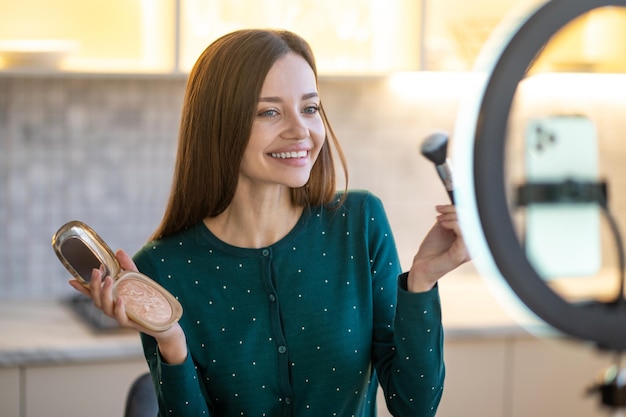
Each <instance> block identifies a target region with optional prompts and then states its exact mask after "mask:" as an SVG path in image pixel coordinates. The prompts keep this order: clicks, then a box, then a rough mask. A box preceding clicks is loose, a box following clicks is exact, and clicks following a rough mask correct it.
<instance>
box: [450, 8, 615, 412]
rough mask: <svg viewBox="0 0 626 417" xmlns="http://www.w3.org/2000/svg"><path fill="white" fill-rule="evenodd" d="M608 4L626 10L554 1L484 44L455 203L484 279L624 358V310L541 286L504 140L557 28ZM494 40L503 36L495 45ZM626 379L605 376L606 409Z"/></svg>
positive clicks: (461, 125)
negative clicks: (513, 199) (519, 220)
mask: <svg viewBox="0 0 626 417" xmlns="http://www.w3.org/2000/svg"><path fill="white" fill-rule="evenodd" d="M604 6H622V7H626V0H552V1H548V2H546V3H545V4H543V5H542V6H540V7H539V8H537V9H535V10H534V11H533V12H532V13H531V14H530V15H529V16H528V17H527V18H526V20H524V21H522V22H516V27H515V28H514V30H512V31H510V32H508V33H507V34H505V35H506V36H507V38H508V39H507V40H506V41H505V42H504V46H500V49H499V51H498V52H497V53H496V54H494V53H493V49H492V48H491V47H490V44H489V43H488V45H486V46H485V48H484V49H483V51H482V53H483V54H485V53H487V54H489V55H491V57H492V59H493V56H494V55H495V57H496V58H495V60H493V62H492V63H491V65H490V68H488V69H487V70H488V71H487V74H486V75H487V76H486V78H485V79H484V81H483V84H482V85H481V88H482V91H480V93H479V94H477V95H476V99H477V101H476V102H474V101H472V102H468V103H466V104H465V105H464V107H462V108H461V110H460V112H459V115H458V118H457V125H456V127H455V132H456V140H455V143H454V148H453V149H454V162H455V171H456V172H457V175H455V181H456V183H457V189H456V190H455V192H456V195H455V197H456V199H457V206H458V212H459V219H460V223H461V227H462V229H463V234H464V237H465V240H466V243H467V246H468V248H469V250H470V252H472V256H473V258H474V262H475V264H476V267H477V268H478V270H479V271H480V272H481V275H483V276H487V277H489V276H491V277H493V278H495V279H496V280H499V281H502V279H504V280H505V281H506V284H508V287H509V289H510V290H512V292H513V293H514V294H515V296H516V297H517V298H518V299H519V300H521V301H522V302H523V303H524V304H525V306H526V307H528V309H529V310H531V311H532V312H533V313H534V314H536V315H537V316H538V317H539V318H540V319H542V320H543V321H545V322H546V323H548V324H549V325H551V326H553V327H554V328H556V329H558V330H560V331H562V332H563V333H565V334H567V335H569V336H572V337H574V338H576V339H581V340H584V341H591V342H594V343H596V344H597V346H599V347H601V348H602V349H606V350H612V351H617V352H622V351H624V350H626V307H624V306H625V304H624V303H612V304H601V303H594V304H586V305H583V304H573V303H569V302H568V301H566V300H564V299H563V298H561V297H560V296H559V295H558V294H557V293H555V292H554V291H553V290H552V289H551V288H550V287H549V286H548V285H547V284H546V283H545V282H544V280H542V278H541V277H540V276H539V274H538V273H537V271H536V270H535V268H534V267H533V265H532V264H531V263H530V261H529V260H528V259H527V256H526V253H525V251H524V249H523V247H522V245H521V244H520V241H519V239H518V237H517V235H516V233H515V229H514V226H513V222H512V219H511V216H510V212H509V204H508V203H507V196H506V191H505V182H504V179H505V176H504V173H505V172H504V160H505V152H504V151H505V143H504V140H505V138H506V133H507V131H506V130H507V121H508V119H509V117H508V116H509V112H510V110H511V104H512V100H513V97H514V95H515V92H516V89H517V85H518V83H519V82H520V81H521V80H522V79H523V78H524V76H525V74H526V71H527V69H528V68H529V67H530V65H531V63H532V62H533V60H534V59H535V57H536V55H537V54H538V53H539V52H540V51H541V49H542V48H543V46H544V45H545V44H546V43H547V42H548V40H549V39H550V38H551V37H552V36H553V35H554V34H555V33H556V32H557V31H558V30H559V29H561V28H562V27H563V26H565V25H566V24H567V23H569V22H570V21H572V20H574V19H575V18H577V17H578V16H580V15H582V14H584V13H586V12H588V11H591V10H593V9H596V8H599V7H604ZM496 33H497V31H496V32H494V35H496ZM499 36H503V35H502V34H499ZM501 39H502V37H501V38H500V40H501ZM494 40H497V36H492V38H491V39H490V41H489V42H492V41H494ZM615 41H616V42H618V41H619V40H617V39H616V40H615ZM479 60H480V58H479ZM620 250H621V248H620ZM620 272H621V271H620ZM620 296H623V294H620ZM624 376H625V375H624V372H622V370H621V369H620V368H619V366H618V367H617V368H614V367H613V368H612V369H609V370H608V371H607V379H605V381H603V382H602V383H601V384H600V385H599V386H598V387H597V388H598V389H597V390H598V391H600V392H601V393H602V402H603V404H605V405H607V406H611V407H625V406H626V388H625V386H626V381H623V379H625V378H624Z"/></svg>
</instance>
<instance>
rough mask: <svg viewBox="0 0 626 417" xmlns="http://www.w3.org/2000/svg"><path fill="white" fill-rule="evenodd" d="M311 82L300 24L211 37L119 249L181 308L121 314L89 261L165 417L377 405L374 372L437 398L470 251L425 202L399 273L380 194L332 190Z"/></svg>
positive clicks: (329, 138)
mask: <svg viewBox="0 0 626 417" xmlns="http://www.w3.org/2000/svg"><path fill="white" fill-rule="evenodd" d="M317 84H318V80H317V68H316V65H315V59H314V57H313V53H312V51H311V49H310V47H309V45H308V44H307V42H306V41H305V40H304V39H303V38H301V37H300V36H298V35H296V34H295V33H292V32H288V31H284V30H256V29H248V30H240V31H235V32H232V33H229V34H227V35H225V36H223V37H221V38H220V39H218V40H217V41H215V42H214V43H212V44H210V45H209V46H208V47H207V49H206V50H205V51H204V52H203V53H202V54H201V56H200V57H199V59H198V61H197V63H196V65H195V66H194V68H193V70H192V72H191V74H190V76H189V80H188V84H187V91H186V95H185V100H184V106H183V112H182V113H183V114H182V118H181V128H180V132H179V143H178V154H177V159H176V166H175V169H174V181H173V185H172V191H171V194H170V198H169V201H168V205H167V208H166V212H165V215H164V217H163V220H162V222H161V225H160V226H159V227H158V228H157V230H156V232H155V233H154V235H153V239H152V240H151V241H150V242H148V243H147V244H146V245H145V246H144V247H143V248H142V249H141V250H139V252H138V253H137V254H136V255H135V256H134V258H133V259H132V260H131V259H130V257H129V256H128V255H127V254H126V253H125V252H124V251H118V252H117V259H118V260H119V263H120V265H121V267H122V268H124V269H129V270H133V271H141V273H143V274H146V275H147V276H149V277H151V278H152V279H153V280H155V281H156V282H157V283H159V284H160V285H161V286H163V287H164V288H165V289H166V290H167V291H168V292H170V293H171V294H173V295H174V297H175V298H176V299H177V300H179V301H180V303H181V304H182V306H183V309H184V312H185V313H184V314H183V316H182V317H181V319H180V321H179V322H178V323H176V324H174V325H173V326H172V327H170V328H169V329H167V330H163V331H155V330H154V329H151V328H148V327H147V326H143V325H141V324H139V323H137V322H133V321H131V320H129V318H128V317H127V314H126V313H127V312H130V311H131V310H132V308H133V305H132V304H131V303H130V302H129V301H127V300H126V299H124V298H123V297H119V296H117V297H116V294H115V292H114V288H115V285H114V283H113V280H112V278H111V277H108V276H106V277H105V276H104V275H106V274H104V273H102V271H101V270H100V271H98V270H95V271H94V272H93V275H92V280H91V285H90V293H87V292H85V293H87V294H88V295H90V296H91V297H92V299H93V301H94V305H96V306H97V307H99V308H101V309H102V311H104V312H105V314H107V315H108V316H110V317H114V318H115V319H116V320H117V321H118V322H119V323H120V325H121V326H123V327H127V328H131V329H135V330H138V331H140V332H141V335H142V343H143V348H144V354H145V357H146V360H147V362H148V365H149V367H150V371H151V375H152V380H153V384H154V387H155V392H156V394H157V399H158V402H159V408H160V415H163V416H165V415H169V414H172V413H173V414H176V415H180V416H190V417H191V416H194V417H196V416H201V415H221V416H240V415H259V414H261V415H283V414H284V415H287V414H289V415H303V414H304V413H313V414H315V415H344V414H349V415H357V414H359V415H367V416H374V415H376V412H377V405H376V396H377V391H378V387H379V384H380V387H381V388H382V390H383V391H384V393H385V401H386V405H387V407H388V409H389V410H390V412H391V413H392V414H394V415H416V416H420V417H428V416H434V415H435V413H436V411H437V407H438V405H439V402H440V399H441V396H442V390H443V379H444V375H445V371H444V364H443V329H442V324H441V311H440V310H441V308H440V302H439V292H438V287H437V281H438V279H439V278H441V277H442V276H443V275H445V274H447V273H448V272H450V271H451V270H453V269H455V268H456V267H457V266H459V265H460V264H462V263H464V262H466V261H467V260H468V255H467V251H466V249H465V245H464V243H463V239H462V237H461V235H460V230H459V226H458V222H457V220H456V212H455V208H454V206H453V205H442V206H436V208H435V209H436V211H437V212H438V216H437V218H436V221H435V224H434V226H432V228H431V229H430V231H429V232H428V233H427V234H426V236H425V238H424V239H423V241H422V244H421V245H420V248H419V250H418V251H417V253H416V255H415V256H414V258H413V263H412V265H411V268H410V270H409V271H408V272H406V273H401V272H402V270H401V265H400V260H399V257H398V253H397V249H396V245H395V241H394V238H393V233H392V231H391V227H390V224H389V222H388V219H387V215H386V213H385V210H384V208H383V205H382V202H381V200H380V199H379V198H378V197H376V196H375V195H373V194H371V193H369V192H367V191H360V190H358V191H356V190H355V191H353V190H343V191H340V192H337V189H336V187H337V185H336V182H335V169H336V168H335V163H334V157H337V156H338V157H339V164H340V165H341V167H343V168H344V170H345V163H344V158H343V154H342V152H341V147H340V145H339V142H338V140H337V138H336V137H335V135H334V133H333V130H332V128H331V127H330V124H329V122H328V120H327V118H326V114H325V112H324V108H323V105H322V100H321V98H320V95H319V93H318V85H317ZM74 287H75V288H77V289H81V287H79V286H78V284H74ZM133 294H134V293H133ZM132 301H133V302H134V303H135V305H141V303H140V302H139V300H138V299H136V298H135V297H134V296H133V298H132Z"/></svg>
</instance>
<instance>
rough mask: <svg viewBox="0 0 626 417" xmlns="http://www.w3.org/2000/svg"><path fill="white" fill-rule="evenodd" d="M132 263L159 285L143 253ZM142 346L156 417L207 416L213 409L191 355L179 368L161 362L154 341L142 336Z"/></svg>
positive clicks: (148, 260)
mask: <svg viewBox="0 0 626 417" xmlns="http://www.w3.org/2000/svg"><path fill="white" fill-rule="evenodd" d="M133 260H134V261H135V264H136V265H137V268H138V269H139V271H140V272H141V273H143V274H145V275H147V276H149V277H151V278H152V279H154V280H155V281H157V282H158V271H157V269H156V268H154V264H153V263H152V262H151V258H150V256H149V255H148V254H147V253H146V252H145V251H140V252H138V253H137V254H135V256H134V257H133ZM141 343H142V346H143V351H144V356H145V358H146V361H147V363H148V368H149V369H150V375H151V377H152V384H153V386H154V390H155V393H156V397H157V402H158V405H159V414H158V416H159V417H166V416H167V417H171V416H177V417H202V416H208V417H210V416H211V415H212V413H211V411H210V410H211V408H212V407H211V404H210V402H209V401H208V396H207V395H206V392H205V388H204V384H203V383H202V381H201V380H200V378H199V376H198V372H197V369H196V366H195V364H194V362H193V359H192V357H191V355H190V354H188V355H187V358H186V360H185V362H183V363H182V364H180V365H169V364H167V363H166V362H164V361H163V360H162V358H161V355H160V353H159V347H158V344H157V341H156V339H154V338H153V337H151V336H148V335H146V334H144V333H141Z"/></svg>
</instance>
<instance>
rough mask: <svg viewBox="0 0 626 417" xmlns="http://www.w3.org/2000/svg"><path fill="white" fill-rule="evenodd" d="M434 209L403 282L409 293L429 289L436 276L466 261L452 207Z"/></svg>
mask: <svg viewBox="0 0 626 417" xmlns="http://www.w3.org/2000/svg"><path fill="white" fill-rule="evenodd" d="M435 209H436V210H437V212H438V213H439V215H438V216H437V222H436V223H435V225H434V226H433V227H432V228H431V229H430V231H429V232H428V234H427V235H426V237H425V238H424V240H423V241H422V244H421V245H420V248H419V250H418V251H417V254H416V255H415V256H414V257H413V265H412V266H411V270H410V271H409V277H408V281H407V285H408V290H409V291H412V292H422V291H428V290H430V289H432V288H433V286H434V285H435V284H436V283H437V280H439V278H441V277H442V276H444V275H445V274H447V273H448V272H450V271H452V270H453V269H455V268H456V267H458V266H459V265H461V264H463V263H465V262H467V261H469V260H470V256H469V253H468V251H467V248H466V247H465V242H464V241H463V236H462V235H461V229H460V227H459V221H458V218H457V215H456V207H455V206H454V205H452V204H448V205H441V206H436V207H435Z"/></svg>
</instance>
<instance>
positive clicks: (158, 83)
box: [0, 0, 626, 417]
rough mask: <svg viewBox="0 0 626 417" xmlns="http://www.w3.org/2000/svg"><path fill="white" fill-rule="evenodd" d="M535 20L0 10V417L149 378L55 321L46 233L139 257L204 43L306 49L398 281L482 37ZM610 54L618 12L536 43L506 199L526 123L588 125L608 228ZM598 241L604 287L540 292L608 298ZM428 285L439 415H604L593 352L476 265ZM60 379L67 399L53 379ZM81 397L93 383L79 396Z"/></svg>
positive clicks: (75, 323)
mask: <svg viewBox="0 0 626 417" xmlns="http://www.w3.org/2000/svg"><path fill="white" fill-rule="evenodd" d="M538 4H540V2H538V1H533V0H528V1H514V0H477V1H473V2H466V1H463V0H387V1H384V2H383V1H378V0H368V1H362V0H339V1H337V0H334V1H330V0H318V1H315V2H304V1H299V0H289V1H288V0H258V1H249V0H220V1H218V0H93V1H90V2H85V1H79V0H53V1H50V0H22V1H20V2H15V1H9V0H0V22H1V24H0V226H1V227H2V232H0V334H2V338H1V339H2V340H0V388H2V389H0V416H2V417H18V416H19V417H24V416H27V417H35V416H39V415H51V414H50V411H51V409H56V408H54V407H58V410H59V412H62V413H63V415H66V416H73V415H83V414H84V412H85V411H86V410H90V412H92V414H94V415H99V414H97V413H98V412H102V415H121V413H122V409H123V401H124V396H125V393H126V391H127V389H128V386H129V384H130V382H131V381H132V379H133V378H134V376H136V375H138V374H139V373H140V372H142V371H143V370H144V369H145V365H144V363H143V359H142V357H141V349H140V346H139V345H138V340H137V338H136V335H129V334H126V333H124V332H121V331H117V330H115V329H112V330H111V329H108V330H104V331H103V330H102V329H95V328H94V327H93V326H92V325H90V324H87V323H86V322H85V321H83V320H79V319H77V318H76V317H75V316H76V315H75V314H74V313H73V312H72V311H71V309H68V308H67V306H68V302H67V300H71V299H72V297H73V295H74V293H73V291H72V290H71V288H70V287H69V285H68V284H67V280H68V278H69V277H68V276H67V273H66V271H65V270H64V269H63V267H62V266H61V264H60V263H59V262H58V260H57V259H56V256H55V255H54V253H53V251H52V248H51V246H50V238H51V236H52V234H53V233H54V232H55V231H56V230H57V229H58V228H59V227H60V226H61V225H62V224H63V223H65V222H67V221H69V220H74V219H77V220H82V221H84V222H86V223H87V224H89V225H91V226H92V227H93V228H94V229H95V230H96V231H98V233H99V234H100V235H101V236H102V237H103V238H104V239H105V240H106V241H107V242H108V243H109V245H110V246H111V247H112V248H113V249H117V248H124V249H126V250H127V251H129V252H131V253H132V252H134V251H136V250H138V249H139V248H140V247H141V246H142V245H143V243H144V242H145V241H146V239H147V238H148V236H149V235H150V234H151V232H152V231H153V230H154V229H155V228H156V226H157V224H158V222H159V220H160V218H161V216H162V214H163V210H164V207H165V201H166V198H167V195H168V193H169V188H170V182H171V175H172V168H173V163H174V157H175V151H176V141H177V131H178V124H179V120H180V110H181V104H182V99H183V93H184V89H185V83H186V78H187V74H188V72H189V70H190V69H191V67H192V65H193V63H194V61H195V59H196V57H197V56H198V55H199V54H200V53H201V52H202V50H203V49H204V48H205V47H206V46H207V45H208V44H209V43H210V42H211V41H212V40H214V39H216V38H217V37H219V36H220V35H222V34H225V33H227V32H229V31H231V30H235V29H239V28H245V27H280V28H285V29H290V30H294V31H296V32H297V33H299V34H301V35H303V36H304V37H305V38H306V39H307V40H308V41H309V42H310V43H311V45H312V47H313V49H314V51H315V52H316V56H317V60H318V69H319V73H320V85H319V88H320V93H321V97H322V101H323V103H324V106H325V108H326V110H327V113H328V115H329V118H330V121H331V124H332V125H333V128H334V130H335V132H336V133H337V135H338V137H339V140H340V141H341V143H342V145H343V148H344V151H345V152H346V155H347V158H348V168H349V171H350V177H349V186H350V188H365V189H368V190H371V191H372V192H374V193H375V194H377V195H378V196H379V197H381V198H382V200H383V202H384V204H385V207H386V209H387V212H388V216H389V219H390V221H391V224H392V227H393V228H394V232H395V238H396V241H397V244H398V249H399V251H400V255H401V260H402V263H403V266H404V267H405V268H408V267H409V266H410V262H411V259H412V257H413V254H414V253H415V251H416V250H417V245H418V244H419V242H420V241H421V239H422V238H423V236H424V234H425V233H426V231H427V230H428V229H429V228H430V227H431V225H432V224H433V222H434V216H435V210H434V208H433V206H434V205H435V204H439V203H446V202H447V195H446V193H445V191H444V189H443V187H442V185H441V183H440V181H439V179H438V177H437V175H436V172H435V170H434V167H433V165H432V163H430V162H429V161H427V160H426V159H424V158H423V157H422V156H421V155H420V153H419V145H420V143H421V141H422V140H423V139H424V138H425V137H426V136H427V135H429V134H430V133H432V132H433V131H446V132H448V133H450V135H451V140H452V141H453V140H454V128H455V118H456V114H457V110H458V109H459V106H460V105H461V104H462V102H463V101H464V100H465V99H467V98H468V97H469V96H470V94H471V93H472V92H473V91H474V90H475V87H476V86H477V85H479V82H480V75H479V74H478V73H477V71H475V70H476V67H475V62H476V57H477V56H478V54H479V51H480V50H481V48H482V47H483V45H484V44H485V42H486V40H487V38H488V37H489V36H490V34H491V33H492V32H493V30H494V28H496V27H497V26H498V25H499V24H501V22H502V21H503V20H504V19H505V18H506V19H510V20H513V21H515V20H516V19H517V20H519V19H523V17H524V16H525V15H526V13H528V11H529V10H532V8H533V7H535V6H537V5H538ZM624 39H626V11H625V10H624V9H623V8H618V7H605V8H601V9H596V10H594V11H592V12H590V13H587V14H585V15H583V16H581V17H580V18H578V19H576V20H575V21H573V22H571V23H570V24H569V25H568V26H566V27H564V28H563V29H562V30H561V31H559V32H558V33H557V34H556V35H555V36H554V37H553V38H552V39H550V41H549V42H548V44H547V45H546V47H545V48H544V49H543V51H542V52H541V54H540V55H539V56H538V57H537V59H536V61H535V62H534V63H533V65H532V67H531V68H529V71H528V77H527V79H526V80H524V81H523V82H522V83H521V84H520V89H519V94H518V95H517V96H516V99H515V105H514V108H513V111H512V112H511V116H510V121H509V124H510V137H509V138H508V144H507V146H508V149H509V152H508V154H507V169H509V170H510V181H511V183H512V184H514V183H515V182H516V181H518V180H519V178H520V176H521V172H522V170H523V166H524V159H523V155H522V154H523V152H521V146H522V144H523V141H524V137H523V136H524V128H525V126H526V124H527V123H528V121H529V120H531V119H532V118H535V117H542V116H549V115H563V114H565V115H571V114H582V115H585V116H587V117H589V118H590V119H591V120H592V121H593V122H594V125H595V128H596V130H597V133H598V149H599V161H600V162H599V166H600V174H601V176H602V177H603V178H606V179H608V182H609V186H610V187H611V193H610V197H611V199H610V204H611V207H612V210H613V211H614V212H615V213H617V217H618V222H619V223H620V224H626V218H623V217H624V215H623V213H626V200H625V199H624V197H622V196H620V194H619V192H614V190H619V189H623V188H624V185H625V184H623V181H626V175H625V174H626V172H625V171H624V170H625V169H626V168H624V167H625V166H626V165H624V164H623V163H622V161H623V160H624V157H625V156H626V155H624V153H626V143H625V142H624V141H623V140H622V137H621V136H622V132H624V131H626V120H624V118H623V117H622V115H623V114H624V111H626V77H625V76H624V72H625V70H626V42H624V41H623V40H624ZM452 165H454V161H452ZM340 186H341V184H340ZM512 215H513V216H516V215H517V214H515V213H512ZM605 229H606V226H605V225H602V231H601V232H602V255H603V260H602V268H601V270H600V271H598V274H596V275H594V276H589V277H583V278H581V279H576V280H575V281H572V280H567V281H566V282H565V284H562V283H558V282H555V286H558V290H559V291H562V292H563V294H566V295H567V296H571V297H582V298H584V297H585V296H589V295H591V296H596V295H597V294H600V293H603V292H605V291H607V289H608V290H610V289H611V288H614V287H615V284H616V280H615V278H616V276H617V271H616V265H615V248H614V245H613V243H612V239H611V238H610V236H609V235H608V233H607V231H606V230H605ZM440 287H441V294H442V303H443V305H444V325H445V327H446V359H447V363H448V380H447V386H446V391H445V394H444V399H443V401H442V405H441V408H440V413H439V414H438V415H440V416H444V417H445V416H452V415H459V414H461V413H463V414H468V413H470V414H478V413H479V414H480V415H482V416H493V417H523V416H528V415H533V416H546V417H548V416H554V415H569V416H581V417H582V416H586V417H588V416H596V415H598V416H599V415H606V414H607V413H608V410H603V409H601V408H600V407H599V406H598V399H597V398H596V397H593V396H592V397H588V396H586V395H585V392H586V391H585V390H586V386H587V385H590V383H591V382H592V381H593V379H594V377H595V375H596V373H597V372H598V371H600V370H601V369H602V368H603V367H605V366H607V365H608V364H609V363H610V359H611V358H610V355H607V354H605V353H603V352H600V351H598V350H597V349H595V348H594V347H593V346H588V345H586V344H582V343H578V342H574V341H569V340H567V339H566V338H563V337H560V336H558V335H555V334H553V333H551V332H550V329H547V328H545V326H542V324H541V323H540V322H538V321H537V320H536V319H534V318H533V317H532V316H529V315H527V314H526V313H525V312H524V310H523V308H517V307H513V308H508V307H507V306H503V305H502V302H499V301H498V300H496V299H495V297H494V295H493V294H492V293H491V292H490V291H489V290H488V289H487V288H486V287H485V285H484V284H483V282H482V280H481V279H480V277H479V276H478V274H477V272H476V271H475V269H474V266H473V265H471V264H469V265H467V266H464V267H462V268H460V269H459V270H458V271H455V272H454V273H453V274H451V276H449V277H446V278H445V279H444V280H443V281H442V282H441V284H440ZM511 310H514V311H515V312H517V313H514V314H511ZM537 329H539V330H537ZM538 332H541V337H538ZM60 377H63V378H64V380H67V381H72V384H74V385H73V386H74V388H70V387H68V386H67V384H63V385H62V386H59V385H58V384H55V381H56V380H58V378H60ZM82 385H85V386H92V387H96V388H94V389H92V388H90V390H89V392H90V393H85V395H81V398H80V399H79V400H77V399H76V398H75V396H76V395H75V388H77V387H79V386H82ZM103 390H104V391H103ZM103 392H105V393H106V395H97V394H102V393H103ZM68 395H70V396H71V398H72V399H71V401H70V400H69V399H68V400H67V401H66V400H61V399H62V398H68ZM94 402H95V403H97V404H99V406H98V407H93V403H94ZM88 403H91V406H90V407H91V408H85V407H87V404H88ZM51 407H52V408H51ZM94 408H97V409H98V410H96V411H95V412H94ZM384 413H385V412H384V411H381V415H385V414H384ZM52 414H54V413H52Z"/></svg>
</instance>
